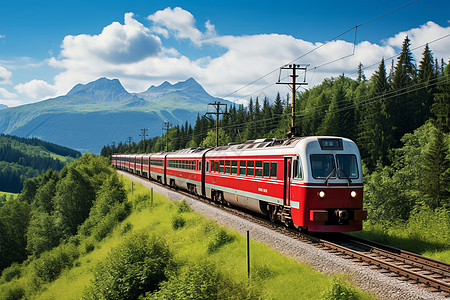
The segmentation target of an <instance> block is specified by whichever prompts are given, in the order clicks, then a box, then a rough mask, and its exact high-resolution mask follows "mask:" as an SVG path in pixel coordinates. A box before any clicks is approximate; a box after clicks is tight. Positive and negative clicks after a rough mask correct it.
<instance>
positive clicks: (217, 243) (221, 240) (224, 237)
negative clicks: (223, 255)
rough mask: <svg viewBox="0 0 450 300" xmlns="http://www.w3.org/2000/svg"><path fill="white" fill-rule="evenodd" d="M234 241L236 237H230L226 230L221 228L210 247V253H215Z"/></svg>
mask: <svg viewBox="0 0 450 300" xmlns="http://www.w3.org/2000/svg"><path fill="white" fill-rule="evenodd" d="M232 241H234V236H232V235H229V234H228V233H227V232H226V231H225V230H224V229H222V228H220V229H219V231H218V232H217V233H216V234H215V235H214V237H213V240H212V241H211V242H210V243H209V245H208V253H214V252H216V251H218V250H219V249H220V248H221V247H222V246H224V245H225V244H228V243H231V242H232Z"/></svg>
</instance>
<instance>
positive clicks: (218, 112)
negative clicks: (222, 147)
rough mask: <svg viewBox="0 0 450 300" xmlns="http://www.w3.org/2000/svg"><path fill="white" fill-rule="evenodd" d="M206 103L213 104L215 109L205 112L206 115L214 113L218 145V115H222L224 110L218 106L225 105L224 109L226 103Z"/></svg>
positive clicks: (217, 144)
mask: <svg viewBox="0 0 450 300" xmlns="http://www.w3.org/2000/svg"><path fill="white" fill-rule="evenodd" d="M208 105H213V106H214V107H215V109H216V111H215V112H207V113H206V114H207V115H216V147H219V116H220V115H224V114H225V113H224V112H221V111H220V106H225V110H226V109H227V105H226V104H223V103H220V101H219V102H217V101H216V102H214V103H208Z"/></svg>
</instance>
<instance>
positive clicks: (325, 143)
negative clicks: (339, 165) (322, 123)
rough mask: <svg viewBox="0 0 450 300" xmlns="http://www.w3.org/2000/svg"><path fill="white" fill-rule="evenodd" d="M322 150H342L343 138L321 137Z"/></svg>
mask: <svg viewBox="0 0 450 300" xmlns="http://www.w3.org/2000/svg"><path fill="white" fill-rule="evenodd" d="M319 144H320V149H322V150H342V149H343V148H342V139H319Z"/></svg>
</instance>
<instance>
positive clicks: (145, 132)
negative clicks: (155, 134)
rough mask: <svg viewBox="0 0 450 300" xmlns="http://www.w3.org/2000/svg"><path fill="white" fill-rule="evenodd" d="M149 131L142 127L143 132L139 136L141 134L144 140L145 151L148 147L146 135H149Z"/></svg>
mask: <svg viewBox="0 0 450 300" xmlns="http://www.w3.org/2000/svg"><path fill="white" fill-rule="evenodd" d="M147 131H148V129H147V128H142V129H141V133H140V134H139V136H141V137H142V138H143V140H144V152H145V149H146V148H147V147H146V145H145V137H146V136H148V134H147Z"/></svg>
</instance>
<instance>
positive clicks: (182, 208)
mask: <svg viewBox="0 0 450 300" xmlns="http://www.w3.org/2000/svg"><path fill="white" fill-rule="evenodd" d="M190 211H192V209H191V207H190V206H189V204H187V202H186V200H183V201H181V203H180V205H179V206H178V212H179V213H184V212H190Z"/></svg>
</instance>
